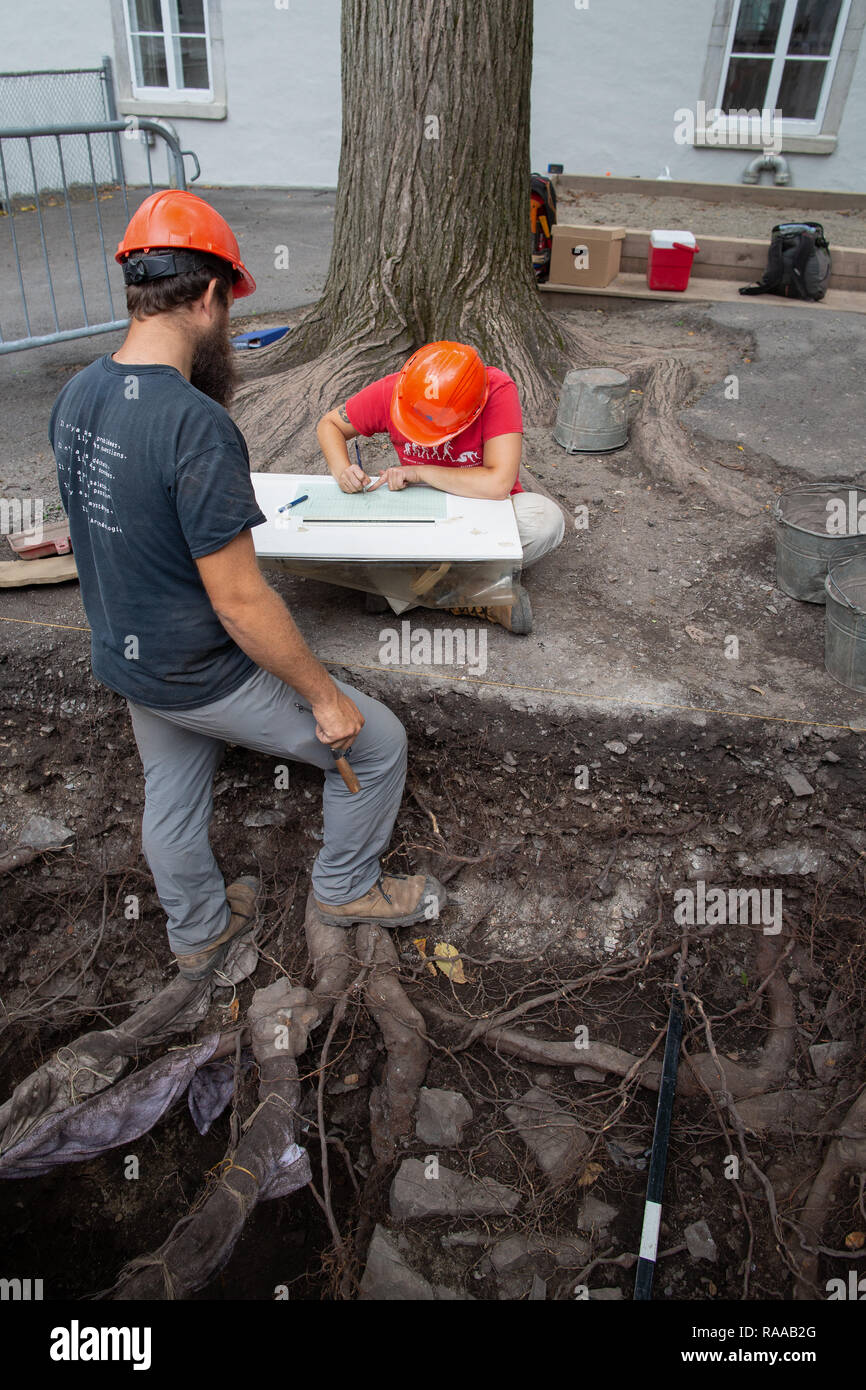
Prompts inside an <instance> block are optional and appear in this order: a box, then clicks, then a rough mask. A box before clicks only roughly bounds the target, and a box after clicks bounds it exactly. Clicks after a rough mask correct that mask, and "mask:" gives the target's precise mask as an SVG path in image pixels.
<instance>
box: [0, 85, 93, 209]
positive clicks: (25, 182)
mask: <svg viewBox="0 0 866 1390" xmlns="http://www.w3.org/2000/svg"><path fill="white" fill-rule="evenodd" d="M116 118H117V111H116V110H115V106H114V91H113V86H112V81H111V63H110V60H109V59H104V60H103V63H102V66H101V67H98V68H58V69H53V70H51V71H45V72H0V130H9V129H21V128H23V127H33V126H40V127H45V126H54V125H59V124H63V125H73V124H75V125H77V124H79V123H82V124H84V123H89V122H94V121H95V122H97V123H99V122H101V121H112V120H115V119H116ZM115 158H116V151H115V150H114V148H113V137H112V136H111V135H99V136H96V137H94V140H93V163H94V168H95V172H96V177H97V179H98V181H99V182H100V183H110V182H113V181H114V180H115V179H117V178H118V177H119V171H118V169H117V165H116V162H115ZM33 161H34V165H35V175H36V179H37V186H38V187H39V188H40V189H57V188H59V187H60V186H61V170H60V165H59V160H58V158H57V152H56V150H54V149H53V148H52V147H51V146H50V145H48V144H45V145H43V146H42V147H40V148H38V149H36V150H34V152H33ZM64 166H65V167H64V171H63V172H64V173H65V177H66V180H67V182H68V183H70V184H87V183H88V182H89V179H90V168H89V159H88V154H87V149H86V146H85V144H84V141H83V139H81V140H78V141H76V142H74V143H73V142H70V144H69V145H68V146H67V148H66V149H65V150H64ZM33 173H34V171H33V170H31V168H30V163H29V160H28V158H27V154H26V151H25V150H24V149H18V150H14V149H13V150H10V151H8V152H7V159H6V179H7V183H8V187H9V193H10V194H11V195H12V196H13V197H14V196H20V195H22V194H25V193H28V192H32V188H33Z"/></svg>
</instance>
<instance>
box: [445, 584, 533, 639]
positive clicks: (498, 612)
mask: <svg viewBox="0 0 866 1390" xmlns="http://www.w3.org/2000/svg"><path fill="white" fill-rule="evenodd" d="M448 612H449V613H454V614H456V616H457V617H458V618H463V617H466V618H484V619H485V620H486V621H487V622H488V623H498V624H499V625H500V627H504V628H507V629H508V631H509V632H513V633H514V634H515V635H516V636H520V637H525V636H526V634H527V633H529V632H531V631H532V605H531V604H530V602H529V594H528V593H527V592H526V590H525V589H524V587H523V585H522V584H515V586H514V601H513V602H512V603H510V604H507V605H496V606H492V607H489V608H449V609H448Z"/></svg>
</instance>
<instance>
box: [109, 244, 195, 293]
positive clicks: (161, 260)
mask: <svg viewBox="0 0 866 1390" xmlns="http://www.w3.org/2000/svg"><path fill="white" fill-rule="evenodd" d="M133 254H134V253H133ZM204 266H205V262H204V261H203V260H202V258H201V256H197V255H195V253H194V252H192V251H160V252H158V253H155V254H151V255H148V256H137V255H134V259H133V258H130V259H129V260H127V261H124V262H123V280H124V284H127V285H143V284H145V282H147V281H150V280H165V279H167V278H168V277H169V276H170V275H181V274H182V273H183V272H184V271H185V270H202V269H204Z"/></svg>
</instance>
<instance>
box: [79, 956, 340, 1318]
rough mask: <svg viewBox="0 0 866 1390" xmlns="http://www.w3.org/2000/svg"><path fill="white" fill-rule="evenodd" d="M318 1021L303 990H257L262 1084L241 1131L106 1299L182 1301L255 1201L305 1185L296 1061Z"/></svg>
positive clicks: (254, 1024)
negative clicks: (203, 1185) (195, 1196)
mask: <svg viewBox="0 0 866 1390" xmlns="http://www.w3.org/2000/svg"><path fill="white" fill-rule="evenodd" d="M318 1016H319V1015H318V1010H317V1008H316V1006H315V1004H314V1003H313V1000H312V996H311V995H310V994H309V992H308V991H307V990H305V989H293V988H292V987H291V986H290V984H289V982H288V981H287V980H278V981H277V982H276V984H274V985H270V986H269V987H268V988H267V989H262V990H257V991H256V993H255V994H254V996H253V1002H252V1004H251V1006H250V1009H249V1015H248V1017H249V1021H250V1025H251V1031H252V1045H253V1053H254V1055H255V1058H256V1061H257V1063H258V1066H259V1073H260V1077H261V1080H260V1084H259V1105H258V1107H257V1109H256V1110H255V1111H254V1112H253V1115H252V1116H251V1117H250V1119H249V1120H248V1121H247V1128H246V1132H245V1133H244V1135H243V1138H242V1139H241V1141H240V1143H239V1144H238V1146H237V1148H236V1149H235V1150H234V1151H230V1152H229V1153H228V1154H227V1155H226V1157H225V1159H224V1160H223V1163H224V1165H225V1166H224V1168H223V1171H222V1173H221V1174H220V1176H219V1178H218V1180H217V1182H216V1185H215V1186H214V1188H213V1190H212V1191H211V1192H210V1193H209V1194H208V1196H207V1197H206V1198H205V1200H204V1201H203V1202H202V1203H201V1205H200V1206H198V1207H196V1208H195V1209H194V1210H193V1211H192V1212H191V1213H190V1214H189V1215H188V1216H185V1217H183V1218H182V1219H181V1220H180V1221H179V1222H178V1223H177V1225H176V1226H175V1227H174V1229H173V1230H172V1232H171V1234H170V1235H169V1237H168V1239H167V1240H166V1241H165V1242H164V1244H163V1245H161V1246H160V1248H159V1249H158V1250H156V1251H154V1253H153V1254H151V1255H142V1256H139V1257H138V1258H136V1259H134V1260H132V1261H131V1262H130V1263H129V1264H128V1265H127V1266H126V1267H125V1268H124V1269H123V1270H122V1271H121V1273H120V1275H119V1277H118V1280H117V1283H116V1284H115V1285H114V1287H113V1289H111V1290H110V1291H109V1293H108V1294H107V1295H106V1296H107V1297H108V1298H111V1299H117V1300H131V1299H166V1298H167V1299H174V1298H186V1297H187V1296H188V1295H189V1294H191V1293H194V1292H195V1290H196V1289H200V1288H203V1286H204V1285H205V1284H207V1283H208V1282H209V1281H210V1280H211V1279H212V1278H213V1276H214V1275H215V1274H216V1273H217V1272H218V1271H219V1270H220V1269H221V1268H222V1267H223V1265H225V1264H226V1262H227V1261H228V1259H229V1257H230V1256H231V1253H232V1251H233V1249H234V1247H235V1244H236V1242H237V1239H238V1237H239V1235H240V1233H241V1231H242V1229H243V1225H244V1222H245V1221H246V1219H247V1217H248V1215H249V1213H250V1211H251V1210H252V1208H253V1207H254V1206H255V1205H256V1203H257V1202H260V1201H265V1200H267V1199H269V1198H273V1197H283V1196H286V1195H287V1194H288V1193H290V1192H294V1191H296V1190H297V1188H299V1187H303V1186H304V1185H305V1184H306V1183H308V1182H309V1181H310V1177H311V1174H310V1163H309V1159H308V1157H307V1154H306V1152H305V1151H304V1150H302V1149H299V1148H298V1146H297V1144H296V1143H295V1128H294V1124H295V1116H296V1114H297V1109H298V1102H299V1100H300V1092H301V1088H300V1083H299V1081H298V1068H297V1063H296V1061H295V1058H296V1057H297V1056H299V1055H300V1054H301V1053H302V1052H303V1051H304V1050H305V1048H306V1046H307V1038H308V1034H309V1029H310V1028H311V1027H313V1026H314V1024H315V1023H316V1022H317V1021H318Z"/></svg>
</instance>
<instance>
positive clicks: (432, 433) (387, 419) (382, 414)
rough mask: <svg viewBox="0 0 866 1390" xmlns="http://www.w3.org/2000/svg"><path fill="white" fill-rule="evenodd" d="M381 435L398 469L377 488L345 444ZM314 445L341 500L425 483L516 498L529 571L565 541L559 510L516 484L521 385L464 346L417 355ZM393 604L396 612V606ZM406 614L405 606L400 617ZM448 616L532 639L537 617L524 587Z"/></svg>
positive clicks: (431, 347)
mask: <svg viewBox="0 0 866 1390" xmlns="http://www.w3.org/2000/svg"><path fill="white" fill-rule="evenodd" d="M384 432H387V433H388V434H389V435H390V437H391V442H392V444H393V445H394V448H395V450H396V452H397V458H398V459H399V463H397V464H396V465H394V466H392V467H389V468H386V469H385V471H384V472H383V473H382V474H381V475H380V477H379V478H378V480H377V481H376V482H373V483H372V484H371V480H370V478H369V477H368V476H367V474H366V473H365V472H364V470H363V468H361V467H360V465H359V464H358V463H352V462H351V461H350V459H349V453H348V449H347V448H346V445H347V443H348V441H349V440H350V439H354V438H355V436H356V435H359V434H360V435H372V434H379V433H384ZM318 439H319V444H320V445H321V448H322V452H323V454H324V455H325V459H326V461H327V464H328V467H329V469H330V471H331V473H332V474H333V476H334V478H336V480H337V482H338V484H339V486H340V487H341V488H342V490H343V492H361V491H362V490H364V489H366V490H367V491H372V490H373V489H375V488H378V487H382V486H383V485H387V486H388V487H389V488H392V489H399V488H404V487H411V486H412V484H418V483H422V484H426V485H427V486H429V487H435V488H439V489H441V490H442V491H443V492H450V493H454V494H455V495H456V496H458V497H486V498H489V499H491V500H500V499H504V498H510V500H511V503H512V506H513V507H514V516H515V520H516V522H517V530H518V533H519V536H520V544H521V546H522V547H523V568H524V569H528V568H529V566H530V565H533V564H535V562H536V561H537V560H540V559H541V557H542V556H543V555H547V554H548V553H549V552H550V551H551V550H555V549H556V547H557V546H558V545H559V544H560V543H561V541H562V538H563V536H564V534H565V522H564V520H563V516H562V512H561V511H560V509H559V507H558V506H557V505H556V503H555V502H553V501H551V499H550V498H549V497H545V496H543V495H542V494H540V493H534V492H524V490H523V488H522V487H521V485H520V480H519V477H518V474H519V471H520V455H521V450H522V445H523V418H522V415H521V410H520V400H519V398H518V394H517V386H516V385H515V383H514V381H513V380H512V378H511V377H510V376H508V374H507V373H506V372H503V371H500V370H499V369H498V368H497V367H485V365H484V363H483V362H482V361H481V358H480V357H479V355H478V353H477V352H476V351H475V349H474V348H472V347H469V346H468V345H467V344H466V343H450V342H439V343H428V344H427V345H426V346H425V347H422V348H419V349H418V351H417V352H415V353H413V354H412V356H411V357H410V358H409V360H408V362H406V363H405V365H404V366H403V369H402V370H401V371H399V372H393V373H391V374H390V375H389V376H384V377H381V378H380V379H379V380H378V381H374V382H373V383H372V384H371V385H370V386H365V387H364V389H363V390H362V391H359V392H357V394H356V395H354V396H350V397H349V399H348V400H347V401H346V403H345V405H343V406H340V407H339V408H338V409H336V410H331V411H329V412H328V414H327V415H325V416H323V417H322V419H321V420H320V421H319V426H318ZM468 558H470V557H468V556H467V559H468ZM389 602H390V603H391V606H392V607H393V608H395V609H398V602H397V601H396V600H389ZM406 606H407V605H405V604H399V611H401V612H402V611H404V610H405V608H406ZM451 611H453V612H464V613H467V614H472V615H474V616H476V617H484V618H487V619H488V621H490V622H495V623H501V624H502V626H503V627H506V628H508V629H509V630H510V631H511V632H515V633H527V632H531V631H532V608H531V606H530V602H529V595H528V594H527V592H526V590H525V588H524V587H523V585H522V584H517V585H516V586H515V597H514V600H513V602H512V603H511V604H508V605H502V606H498V607H496V606H494V607H486V608H466V609H453V610H451Z"/></svg>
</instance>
